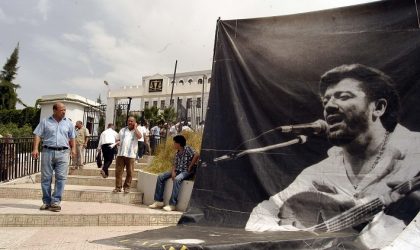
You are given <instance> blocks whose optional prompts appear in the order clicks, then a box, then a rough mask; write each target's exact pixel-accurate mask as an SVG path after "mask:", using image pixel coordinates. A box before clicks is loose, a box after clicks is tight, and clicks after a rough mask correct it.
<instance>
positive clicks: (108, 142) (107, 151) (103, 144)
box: [98, 123, 118, 178]
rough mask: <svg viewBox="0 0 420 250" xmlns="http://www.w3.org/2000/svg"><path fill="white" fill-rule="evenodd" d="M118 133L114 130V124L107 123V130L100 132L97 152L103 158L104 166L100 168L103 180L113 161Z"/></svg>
mask: <svg viewBox="0 0 420 250" xmlns="http://www.w3.org/2000/svg"><path fill="white" fill-rule="evenodd" d="M117 138H118V133H117V132H116V131H115V130H114V124H112V123H109V124H108V128H107V129H106V130H105V131H104V132H102V134H101V136H100V138H99V143H98V151H100V152H102V155H103V157H104V165H103V166H102V170H101V175H102V177H104V178H107V177H108V168H109V166H110V165H111V163H112V161H113V160H114V152H115V147H116V141H117Z"/></svg>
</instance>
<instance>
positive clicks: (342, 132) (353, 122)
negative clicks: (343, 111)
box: [327, 113, 369, 146]
mask: <svg viewBox="0 0 420 250" xmlns="http://www.w3.org/2000/svg"><path fill="white" fill-rule="evenodd" d="M343 116H344V115H343ZM368 126H369V125H368V114H367V113H360V114H357V115H354V116H352V117H347V116H344V120H343V121H342V122H341V124H340V125H338V126H337V127H335V128H334V129H333V131H329V133H328V135H327V138H328V140H329V141H330V142H331V143H332V144H333V145H336V146H343V145H347V144H349V143H351V142H353V141H354V139H356V138H357V136H359V135H360V134H361V133H363V132H365V131H367V129H368Z"/></svg>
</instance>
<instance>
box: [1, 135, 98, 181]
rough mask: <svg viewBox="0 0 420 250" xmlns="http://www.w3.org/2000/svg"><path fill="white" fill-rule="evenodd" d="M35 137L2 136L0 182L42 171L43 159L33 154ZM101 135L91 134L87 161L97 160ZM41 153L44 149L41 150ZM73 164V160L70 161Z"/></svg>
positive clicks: (85, 158)
mask: <svg viewBox="0 0 420 250" xmlns="http://www.w3.org/2000/svg"><path fill="white" fill-rule="evenodd" d="M33 140H34V138H33V137H19V138H0V182H5V181H11V180H14V179H17V178H21V177H25V176H29V175H32V174H35V173H38V172H40V171H41V161H40V160H39V159H34V158H33V157H32V155H31V153H32V145H33ZM98 142H99V137H98V136H89V142H88V145H87V147H86V150H85V157H84V160H85V163H91V162H95V158H96V149H97V147H98ZM40 152H41V155H42V151H41V150H40ZM69 163H70V164H71V160H70V162H69Z"/></svg>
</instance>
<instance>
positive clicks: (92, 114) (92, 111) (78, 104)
mask: <svg viewBox="0 0 420 250" xmlns="http://www.w3.org/2000/svg"><path fill="white" fill-rule="evenodd" d="M56 102H62V103H64V105H65V106H66V117H67V118H70V120H71V121H72V122H73V124H74V125H76V121H82V122H83V124H84V126H85V127H86V128H87V129H88V130H89V132H90V134H91V135H98V125H99V113H100V112H101V111H100V109H99V106H100V105H101V104H99V103H97V102H95V101H92V100H89V99H87V98H85V97H82V96H79V95H74V94H58V95H45V96H42V97H41V100H40V101H39V105H40V106H41V115H40V120H42V119H44V118H46V117H49V116H51V115H52V114H53V105H54V103H56Z"/></svg>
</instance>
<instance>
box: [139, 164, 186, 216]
mask: <svg viewBox="0 0 420 250" xmlns="http://www.w3.org/2000/svg"><path fill="white" fill-rule="evenodd" d="M157 177H158V175H157V174H152V173H147V172H144V171H141V170H140V171H139V172H138V177H137V178H138V179H137V180H138V181H137V190H138V191H139V192H142V193H143V204H145V205H150V204H152V203H153V202H154V199H153V197H154V195H155V188H156V181H157ZM172 186H173V182H172V179H169V180H168V181H167V182H166V184H165V192H164V194H163V202H164V203H165V205H168V203H169V199H170V198H171V194H172ZM193 186H194V181H188V180H186V181H183V182H182V184H181V190H180V191H179V195H178V204H177V205H176V209H177V210H178V211H185V210H186V209H187V207H188V203H189V202H190V197H191V192H192V189H193Z"/></svg>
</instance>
